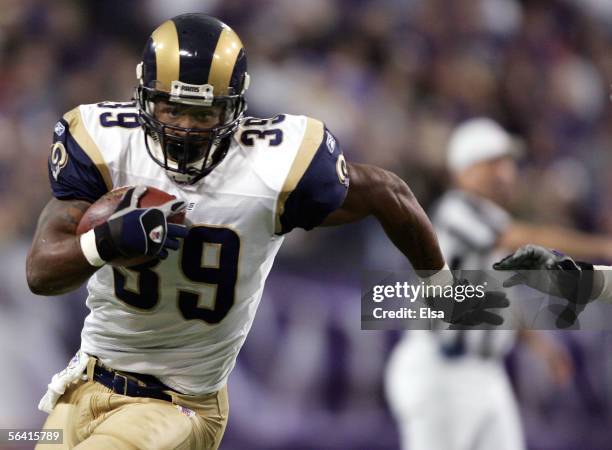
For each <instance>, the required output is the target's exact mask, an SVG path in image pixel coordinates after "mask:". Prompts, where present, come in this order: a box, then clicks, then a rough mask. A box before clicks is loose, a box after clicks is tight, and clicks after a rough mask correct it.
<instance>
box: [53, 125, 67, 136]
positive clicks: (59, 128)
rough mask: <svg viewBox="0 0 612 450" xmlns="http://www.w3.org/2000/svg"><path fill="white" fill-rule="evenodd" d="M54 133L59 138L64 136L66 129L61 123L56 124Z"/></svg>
mask: <svg viewBox="0 0 612 450" xmlns="http://www.w3.org/2000/svg"><path fill="white" fill-rule="evenodd" d="M54 131H55V134H57V135H58V136H61V135H62V134H64V131H66V127H65V126H64V124H63V123H62V122H57V123H56V124H55V128H54Z"/></svg>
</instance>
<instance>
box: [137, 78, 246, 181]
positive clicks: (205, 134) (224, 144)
mask: <svg viewBox="0 0 612 450" xmlns="http://www.w3.org/2000/svg"><path fill="white" fill-rule="evenodd" d="M176 86H179V87H181V88H182V89H183V90H186V88H189V87H191V85H185V84H183V83H180V82H175V83H173V89H172V90H171V92H170V93H167V92H165V91H164V90H160V89H156V88H148V87H145V86H139V87H138V89H137V93H136V96H137V100H138V106H139V118H140V122H141V124H142V125H143V127H144V130H145V143H146V147H147V151H148V152H149V155H150V156H151V157H152V158H153V160H154V161H155V162H156V163H157V164H159V165H160V166H162V167H163V168H164V169H165V170H166V171H167V172H168V173H169V176H170V177H171V178H172V179H174V180H175V181H176V182H179V183H183V184H193V183H195V182H196V181H198V180H200V179H201V178H202V177H204V176H206V175H208V174H209V173H210V172H211V171H212V170H213V169H214V168H215V167H216V166H217V165H218V164H219V163H220V162H221V160H222V159H223V157H224V156H225V154H226V152H227V148H228V146H229V138H230V137H231V136H232V134H233V133H234V131H235V130H236V128H237V127H238V123H239V121H240V119H241V118H242V117H243V115H244V111H245V110H246V102H245V100H244V97H243V95H241V94H238V95H226V96H218V97H212V94H211V95H207V96H206V98H201V97H199V96H194V95H180V91H181V89H179V88H175V87H176ZM156 87H158V88H159V86H156ZM196 88H197V89H201V90H202V91H203V90H204V89H206V90H208V88H209V87H208V86H207V85H205V86H197V87H193V90H195V89H196ZM210 90H211V91H212V89H210ZM183 115H189V116H190V117H191V119H192V120H191V121H190V123H194V124H199V123H204V122H209V123H211V124H212V126H207V127H200V126H199V125H197V126H194V127H189V128H185V127H181V126H179V125H177V124H176V122H177V121H178V117H180V116H183ZM174 119H176V120H174Z"/></svg>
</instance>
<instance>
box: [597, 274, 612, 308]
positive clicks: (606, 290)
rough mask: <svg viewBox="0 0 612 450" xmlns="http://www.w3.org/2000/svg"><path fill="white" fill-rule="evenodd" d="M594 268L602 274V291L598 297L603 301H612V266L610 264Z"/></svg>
mask: <svg viewBox="0 0 612 450" xmlns="http://www.w3.org/2000/svg"><path fill="white" fill-rule="evenodd" d="M593 269H594V270H596V271H597V272H598V273H600V274H601V281H602V286H601V292H600V293H599V295H598V297H597V298H598V299H599V300H601V301H603V302H608V303H612V267H610V266H594V267H593Z"/></svg>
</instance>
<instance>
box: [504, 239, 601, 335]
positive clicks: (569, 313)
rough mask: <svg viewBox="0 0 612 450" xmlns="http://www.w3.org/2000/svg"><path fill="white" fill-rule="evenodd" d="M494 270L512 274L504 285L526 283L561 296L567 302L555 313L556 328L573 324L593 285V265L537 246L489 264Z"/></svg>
mask: <svg viewBox="0 0 612 450" xmlns="http://www.w3.org/2000/svg"><path fill="white" fill-rule="evenodd" d="M493 268H494V269H495V270H512V271H515V272H516V273H515V274H514V275H513V276H511V277H510V278H508V279H507V280H505V281H504V287H512V286H517V285H525V286H529V287H531V288H533V289H536V290H538V291H540V292H543V293H545V294H549V295H553V296H555V297H560V298H564V299H566V300H567V301H568V305H567V306H566V307H565V308H564V309H563V310H562V311H560V313H559V317H558V318H557V327H559V328H567V327H568V326H571V325H573V324H574V323H575V322H576V319H577V318H578V315H579V314H580V313H581V312H582V310H584V307H585V305H586V304H587V303H588V301H589V299H590V296H591V291H592V288H593V265H592V264H589V263H584V262H580V261H574V260H573V259H572V258H570V257H569V256H567V255H564V254H562V253H559V252H556V251H554V250H549V249H547V248H544V247H540V246H538V245H532V244H529V245H525V246H524V247H521V248H519V249H518V250H517V251H516V252H514V253H513V254H511V255H508V256H506V257H505V258H504V259H502V260H501V261H499V262H496V263H495V264H493Z"/></svg>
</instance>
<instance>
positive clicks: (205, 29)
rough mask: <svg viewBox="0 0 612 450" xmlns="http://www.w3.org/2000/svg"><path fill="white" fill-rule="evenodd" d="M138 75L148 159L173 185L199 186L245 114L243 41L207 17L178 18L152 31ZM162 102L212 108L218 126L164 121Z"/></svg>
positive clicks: (245, 79)
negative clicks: (159, 113) (159, 115)
mask: <svg viewBox="0 0 612 450" xmlns="http://www.w3.org/2000/svg"><path fill="white" fill-rule="evenodd" d="M136 76H137V77H138V80H139V83H138V86H137V88H136V100H137V103H138V109H139V117H140V122H141V124H142V126H143V128H144V131H145V142H146V147H147V151H148V152H149V155H150V156H151V157H152V158H153V160H155V162H157V164H159V165H160V166H162V167H163V168H164V169H165V170H166V171H167V173H168V174H169V176H170V177H171V178H173V179H174V180H175V181H177V182H179V183H195V182H196V181H197V180H199V179H201V178H202V177H204V176H205V175H207V174H208V173H210V171H211V170H213V169H214V168H215V167H216V166H217V165H218V164H219V163H220V162H221V160H222V159H223V158H224V156H225V154H226V153H227V149H228V146H229V140H230V138H231V136H232V134H233V133H234V131H235V130H236V128H237V127H238V124H239V121H240V119H241V118H242V117H243V115H244V112H245V110H246V101H245V99H244V93H245V91H246V90H247V88H248V86H249V75H248V73H247V60H246V55H245V52H244V48H243V46H242V43H241V42H240V38H239V37H238V35H237V34H236V33H235V32H234V31H233V30H232V29H231V28H230V27H228V26H227V25H226V24H224V23H223V22H221V21H220V20H217V19H215V18H213V17H210V16H207V15H205V14H183V15H180V16H176V17H174V18H172V19H170V20H168V21H166V22H164V23H163V24H161V25H160V26H159V27H158V28H157V29H156V30H155V31H153V33H152V34H151V36H150V37H149V40H148V41H147V43H146V45H145V48H144V52H143V55H142V62H141V63H139V64H138V66H137V67H136ZM160 101H165V102H168V103H170V104H178V105H179V106H180V107H183V108H185V107H186V106H183V105H189V106H195V107H198V108H201V107H205V108H210V110H211V111H212V112H214V116H215V117H216V118H217V120H216V123H215V125H214V126H212V127H208V128H185V127H181V126H178V125H175V124H168V123H165V122H162V121H160V120H158V118H156V115H155V104H156V103H157V102H160ZM187 107H188V106H187Z"/></svg>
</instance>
